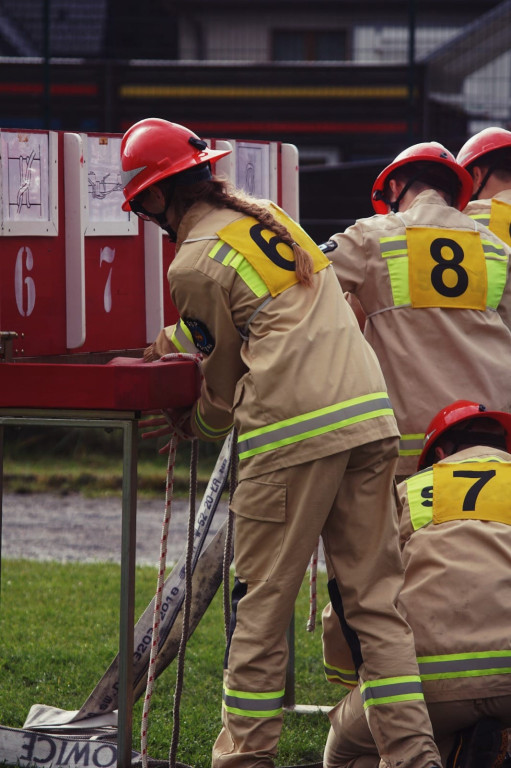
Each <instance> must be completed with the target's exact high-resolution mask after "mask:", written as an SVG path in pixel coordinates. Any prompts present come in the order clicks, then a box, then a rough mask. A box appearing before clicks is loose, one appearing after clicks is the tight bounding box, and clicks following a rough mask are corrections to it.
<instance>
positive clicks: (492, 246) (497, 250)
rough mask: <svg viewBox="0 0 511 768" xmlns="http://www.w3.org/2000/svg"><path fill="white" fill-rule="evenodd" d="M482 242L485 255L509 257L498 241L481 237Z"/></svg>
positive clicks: (500, 257)
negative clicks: (494, 241)
mask: <svg viewBox="0 0 511 768" xmlns="http://www.w3.org/2000/svg"><path fill="white" fill-rule="evenodd" d="M481 243H482V245H483V251H484V255H485V256H486V255H491V256H496V257H497V258H499V259H504V260H506V259H507V256H506V252H505V250H504V249H503V248H501V247H500V246H499V245H497V243H493V242H492V241H491V240H483V239H482V238H481Z"/></svg>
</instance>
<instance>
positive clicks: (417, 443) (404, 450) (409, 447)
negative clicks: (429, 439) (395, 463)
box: [399, 435, 424, 456]
mask: <svg viewBox="0 0 511 768" xmlns="http://www.w3.org/2000/svg"><path fill="white" fill-rule="evenodd" d="M423 447H424V435H401V439H400V440H399V453H401V454H403V455H408V456H415V455H418V454H420V453H422V449H423Z"/></svg>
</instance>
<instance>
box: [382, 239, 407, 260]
mask: <svg viewBox="0 0 511 768" xmlns="http://www.w3.org/2000/svg"><path fill="white" fill-rule="evenodd" d="M380 252H381V255H382V256H383V257H384V258H387V259H388V258H389V257H390V256H406V255H407V254H408V247H407V242H406V235H403V236H402V237H399V238H396V239H395V240H385V241H383V242H382V241H381V240H380Z"/></svg>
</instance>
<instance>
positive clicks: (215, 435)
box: [195, 408, 232, 440]
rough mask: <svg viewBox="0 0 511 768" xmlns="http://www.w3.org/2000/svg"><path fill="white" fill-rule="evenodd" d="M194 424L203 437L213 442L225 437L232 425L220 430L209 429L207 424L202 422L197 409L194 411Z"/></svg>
mask: <svg viewBox="0 0 511 768" xmlns="http://www.w3.org/2000/svg"><path fill="white" fill-rule="evenodd" d="M195 424H196V425H197V427H198V429H199V430H200V432H202V434H203V435H204V437H209V438H210V439H213V440H220V438H222V437H226V436H227V435H228V434H229V432H230V431H231V429H232V424H230V425H229V426H228V427H222V428H221V429H215V428H214V427H210V426H209V424H206V422H205V421H204V419H203V417H202V415H201V413H200V410H199V408H197V409H196V411H195Z"/></svg>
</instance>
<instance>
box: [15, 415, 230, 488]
mask: <svg viewBox="0 0 511 768" xmlns="http://www.w3.org/2000/svg"><path fill="white" fill-rule="evenodd" d="M5 432H6V439H5V449H4V462H3V469H4V492H6V493H47V492H52V493H59V494H67V493H81V494H83V495H85V496H89V497H96V496H105V495H110V496H111V495H120V494H121V490H122V458H123V456H122V436H121V434H120V431H119V430H113V431H112V432H109V433H107V432H106V430H100V429H86V428H77V429H70V430H64V429H63V428H52V429H43V428H41V429H40V428H34V427H32V428H28V427H21V428H18V427H17V428H12V427H10V428H6V430H5ZM165 442H166V440H163V439H159V440H143V439H142V438H140V439H139V441H138V453H139V455H138V462H137V471H138V491H139V495H140V496H143V497H161V496H162V494H163V493H164V491H165V480H166V473H167V459H168V456H167V454H159V453H158V448H159V447H161V446H163V445H164V444H165ZM220 449H221V444H218V443H216V444H215V443H204V442H200V443H199V462H198V472H197V480H198V491H199V493H201V492H202V491H203V490H204V488H205V487H206V484H207V482H208V480H209V478H210V475H211V472H212V470H213V468H214V466H215V462H216V459H217V456H218V453H219V452H220ZM189 478H190V445H189V444H188V443H181V444H180V445H179V446H178V450H177V454H176V463H175V469H174V492H175V495H176V496H182V495H186V494H187V493H188V487H189Z"/></svg>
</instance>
